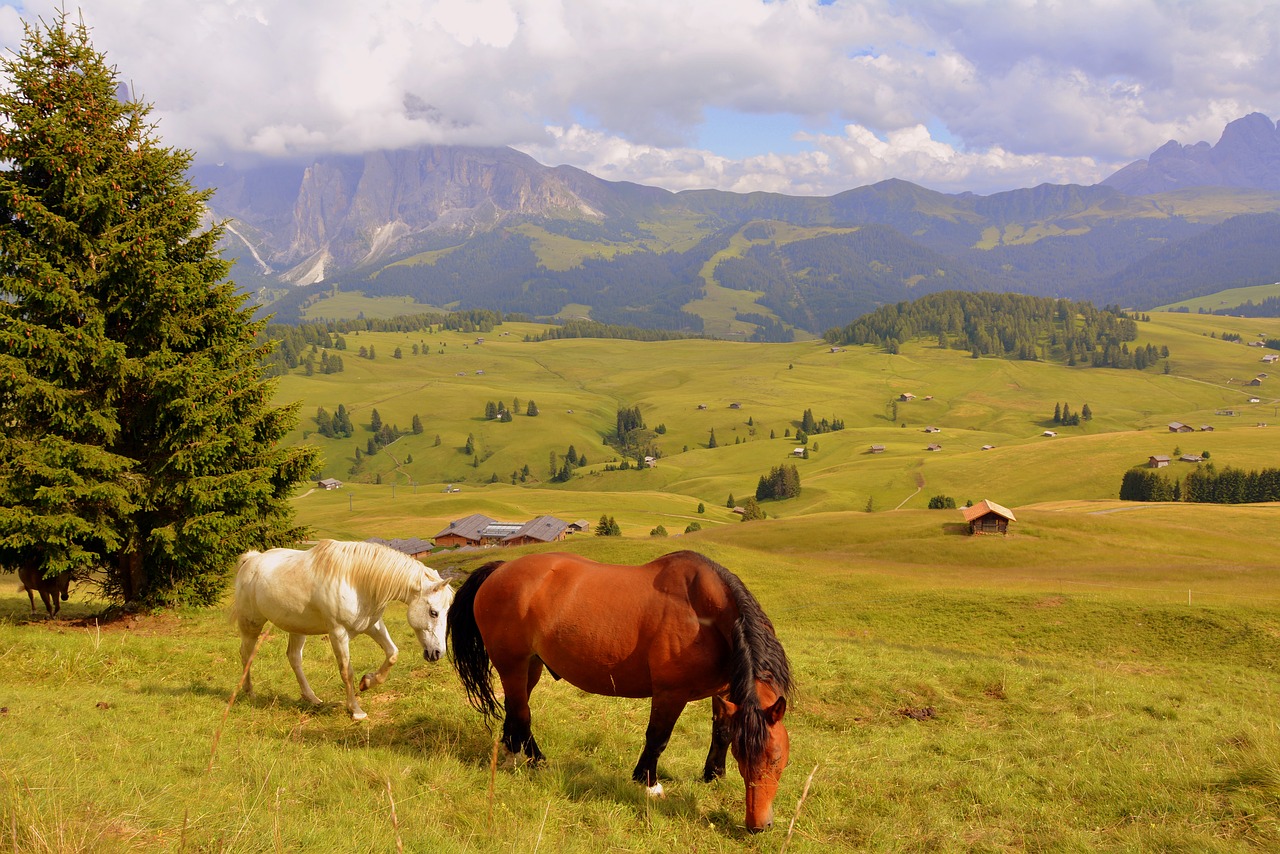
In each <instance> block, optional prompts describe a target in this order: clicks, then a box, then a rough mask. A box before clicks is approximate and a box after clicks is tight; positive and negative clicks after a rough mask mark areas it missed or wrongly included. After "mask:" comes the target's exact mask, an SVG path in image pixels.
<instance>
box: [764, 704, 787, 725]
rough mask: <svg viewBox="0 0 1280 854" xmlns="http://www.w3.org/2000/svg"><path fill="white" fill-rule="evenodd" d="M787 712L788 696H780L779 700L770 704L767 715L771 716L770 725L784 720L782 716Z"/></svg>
mask: <svg viewBox="0 0 1280 854" xmlns="http://www.w3.org/2000/svg"><path fill="white" fill-rule="evenodd" d="M786 713H787V698H786V697H779V698H778V702H776V703H774V704H773V705H772V706H770V707H769V708H768V709H767V710H766V711H765V715H766V716H767V717H768V718H769V726H774V725H775V724H777V722H778V721H780V720H782V716H783V715H785V714H786Z"/></svg>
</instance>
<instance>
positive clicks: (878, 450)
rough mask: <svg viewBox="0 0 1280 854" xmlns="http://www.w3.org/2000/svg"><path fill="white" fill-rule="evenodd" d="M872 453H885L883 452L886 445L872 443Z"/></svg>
mask: <svg viewBox="0 0 1280 854" xmlns="http://www.w3.org/2000/svg"><path fill="white" fill-rule="evenodd" d="M871 453H873V454H883V453H884V445H872V446H871Z"/></svg>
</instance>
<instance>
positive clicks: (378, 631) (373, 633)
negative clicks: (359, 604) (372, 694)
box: [360, 620, 400, 691]
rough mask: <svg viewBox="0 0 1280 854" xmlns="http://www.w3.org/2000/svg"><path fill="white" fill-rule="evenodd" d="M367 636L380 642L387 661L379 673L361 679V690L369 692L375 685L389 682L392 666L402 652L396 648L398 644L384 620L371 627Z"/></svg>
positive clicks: (366, 632)
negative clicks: (392, 637) (388, 675)
mask: <svg viewBox="0 0 1280 854" xmlns="http://www.w3.org/2000/svg"><path fill="white" fill-rule="evenodd" d="M365 634H366V635H368V636H369V637H371V638H373V639H374V640H375V641H377V642H378V646H380V647H382V651H383V652H384V653H386V655H387V657H386V660H385V661H383V662H382V666H381V667H379V668H378V672H377V673H366V674H365V675H364V676H363V677H361V679H360V690H361V691H367V690H369V689H370V688H372V687H374V686H375V685H381V684H382V683H383V682H386V681H387V674H388V673H390V672H391V666H392V665H394V664H395V663H396V658H397V657H399V655H400V650H399V649H398V648H397V647H396V642H395V641H393V640H392V639H391V633H390V632H388V631H387V626H386V624H385V623H384V622H382V620H378V621H377V622H376V623H374V624H373V625H372V626H370V627H369V628H368V629H367V630H366V631H365Z"/></svg>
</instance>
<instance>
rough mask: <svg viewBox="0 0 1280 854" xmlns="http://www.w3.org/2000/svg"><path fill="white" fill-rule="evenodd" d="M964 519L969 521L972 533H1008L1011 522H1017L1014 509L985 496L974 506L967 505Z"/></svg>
mask: <svg viewBox="0 0 1280 854" xmlns="http://www.w3.org/2000/svg"><path fill="white" fill-rule="evenodd" d="M961 512H962V513H964V520H965V521H966V522H968V523H969V533H970V534H1008V533H1009V523H1010V522H1016V521H1018V520H1017V519H1015V518H1014V516H1013V511H1012V510H1010V509H1009V508H1008V507H1002V506H1000V505H999V504H996V503H995V502H994V501H988V500H986V499H985V498H984V499H983V500H981V501H979V502H978V503H977V504H975V505H973V506H972V507H965V508H963V509H962V511H961Z"/></svg>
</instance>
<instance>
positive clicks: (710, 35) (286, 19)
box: [0, 0, 1280, 193]
mask: <svg viewBox="0 0 1280 854" xmlns="http://www.w3.org/2000/svg"><path fill="white" fill-rule="evenodd" d="M79 8H80V9H81V10H82V12H81V14H83V16H84V19H85V21H86V22H87V23H88V24H89V25H90V27H91V28H92V33H93V39H94V44H95V46H96V47H98V49H100V50H103V51H105V52H106V53H107V56H108V59H109V61H111V62H112V63H113V64H115V65H116V66H117V67H118V68H119V70H120V74H121V76H122V78H123V79H124V80H125V81H126V82H131V83H133V84H134V86H135V90H136V91H137V93H138V94H139V95H140V96H141V97H143V98H144V99H145V100H147V101H149V102H151V103H153V104H154V105H155V112H154V114H153V115H154V116H155V117H156V118H157V119H158V120H159V121H160V132H161V134H162V135H163V137H164V138H165V140H166V141H167V142H170V143H172V144H175V145H181V146H184V147H189V148H193V149H195V150H196V151H197V153H198V154H199V155H200V156H202V157H205V158H223V157H227V156H230V155H234V154H236V153H244V154H253V155H259V156H281V155H292V156H298V157H308V156H314V155H316V154H319V153H323V152H328V151H339V152H354V151H360V150H365V149H370V148H391V147H400V146H405V145H413V144H418V143H423V142H435V143H460V144H473V145H514V146H517V147H520V148H522V149H523V150H526V151H530V152H531V153H535V156H537V157H538V158H539V159H540V160H543V161H544V162H548V163H553V164H554V163H571V164H574V165H578V166H582V167H583V168H588V169H590V170H591V171H597V170H601V171H600V172H599V174H601V176H602V177H606V178H610V177H625V178H626V179H628V180H635V181H638V182H642V183H655V184H661V185H663V186H669V187H675V188H679V187H692V186H715V187H721V188H724V189H736V190H746V189H771V190H777V191H780V192H796V193H801V192H815V191H821V192H836V191H839V190H841V189H846V188H848V187H851V186H857V185H858V184H860V183H867V182H868V181H874V180H879V179H881V178H887V177H898V178H903V179H906V180H910V181H915V182H917V183H921V184H925V185H927V186H931V187H935V188H937V189H946V190H959V189H973V190H976V191H979V192H984V191H991V190H995V189H1004V188H1009V187H1013V186H1025V185H1028V184H1036V183H1040V182H1042V181H1063V180H1074V181H1093V180H1097V179H1098V178H1100V177H1102V176H1103V175H1105V174H1106V171H1107V170H1109V169H1111V168H1113V167H1115V166H1117V165H1122V164H1123V163H1125V162H1128V161H1129V160H1132V159H1135V158H1137V157H1143V156H1146V154H1148V153H1149V152H1150V151H1152V150H1153V149H1154V148H1156V147H1158V146H1159V145H1160V144H1162V143H1163V142H1165V141H1166V140H1167V139H1170V138H1175V139H1178V140H1179V141H1182V142H1195V141H1198V140H1200V139H1207V140H1209V141H1216V139H1217V136H1218V134H1220V133H1221V130H1222V126H1223V125H1224V124H1225V123H1226V122H1227V121H1230V120H1231V119H1234V118H1238V117H1239V116H1241V115H1244V114H1245V113H1248V112H1251V111H1255V110H1257V111H1261V112H1264V113H1267V114H1269V115H1276V114H1277V113H1280V103H1278V100H1280V99H1278V97H1277V95H1276V94H1275V90H1274V86H1273V84H1272V78H1273V77H1274V75H1273V74H1271V73H1270V69H1273V68H1275V67H1277V65H1278V62H1277V61H1278V60H1280V55H1278V53H1280V11H1277V9H1276V8H1275V6H1274V4H1273V3H1271V2H1270V0H1218V2H1215V3H1198V2H1186V3H1171V2H1164V0H1124V2H1113V0H1077V2H1073V3H1044V2H1033V0H999V2H977V0H920V2H913V3H911V4H902V3H898V2H894V0H835V2H833V3H831V4H829V5H826V4H820V3H818V2H817V0H774V2H765V0H697V2H694V3H689V2H688V0H362V2H361V3H352V2H350V0H81V2H80V6H79ZM42 13H43V10H37V11H36V14H42ZM23 14H24V15H27V16H30V15H31V14H32V13H29V12H24V13H23ZM44 17H45V18H46V19H48V18H49V15H47V14H46V15H44ZM18 31H19V28H18V26H17V21H16V20H15V18H14V12H13V9H12V8H11V7H8V6H0V42H3V45H4V46H8V47H13V46H14V44H15V43H16V39H17V37H18V36H17V34H18ZM709 111H710V113H709ZM733 112H737V113H748V114H760V115H769V116H778V117H779V121H790V122H791V125H792V126H791V127H790V128H789V130H790V132H791V135H793V136H794V135H795V134H801V135H802V137H801V140H800V141H801V142H802V143H803V145H801V146H799V147H800V149H801V150H799V151H796V150H794V147H793V148H792V150H789V151H788V152H786V153H775V154H772V155H762V156H759V157H754V158H749V159H743V160H731V159H729V158H726V157H724V156H722V155H718V154H716V153H715V152H710V151H701V150H696V149H695V148H694V146H693V142H694V140H696V139H697V138H698V136H699V134H698V130H699V126H700V124H701V123H702V122H703V121H704V120H706V117H707V116H708V115H709V114H711V115H723V114H725V113H733ZM788 117H789V118H788ZM924 128H929V129H930V131H931V132H930V131H925V130H924Z"/></svg>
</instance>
